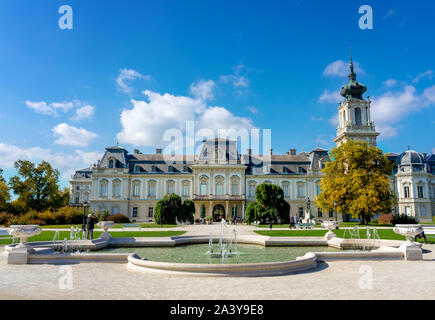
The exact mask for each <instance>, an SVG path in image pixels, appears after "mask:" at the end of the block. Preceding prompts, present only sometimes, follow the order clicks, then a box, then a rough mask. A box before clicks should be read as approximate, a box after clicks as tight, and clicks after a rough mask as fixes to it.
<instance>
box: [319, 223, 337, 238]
mask: <svg viewBox="0 0 435 320" xmlns="http://www.w3.org/2000/svg"><path fill="white" fill-rule="evenodd" d="M322 226H323V227H324V228H327V229H328V230H329V231H328V232H327V233H326V234H325V239H326V240H331V239H332V238H335V237H337V236H336V235H335V233H334V232H332V230H334V229H335V228H337V226H338V222H337V221H324V222H323V223H322Z"/></svg>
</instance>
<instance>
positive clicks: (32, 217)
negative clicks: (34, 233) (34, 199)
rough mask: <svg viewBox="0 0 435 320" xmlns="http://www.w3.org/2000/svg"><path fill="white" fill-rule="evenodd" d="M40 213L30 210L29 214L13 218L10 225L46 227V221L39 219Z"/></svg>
mask: <svg viewBox="0 0 435 320" xmlns="http://www.w3.org/2000/svg"><path fill="white" fill-rule="evenodd" d="M38 214H39V213H38V212H37V211H35V210H30V211H29V212H27V213H25V214H23V215H21V216H13V217H12V219H10V220H9V225H11V224H27V225H28V224H39V225H41V226H44V225H45V224H46V223H45V221H43V220H41V219H40V218H39V217H38Z"/></svg>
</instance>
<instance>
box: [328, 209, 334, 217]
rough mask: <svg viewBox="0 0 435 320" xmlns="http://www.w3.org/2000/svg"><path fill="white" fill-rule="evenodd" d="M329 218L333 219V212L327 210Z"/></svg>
mask: <svg viewBox="0 0 435 320" xmlns="http://www.w3.org/2000/svg"><path fill="white" fill-rule="evenodd" d="M329 217H330V218H333V217H334V211H332V210H329Z"/></svg>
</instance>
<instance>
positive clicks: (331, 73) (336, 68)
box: [323, 60, 365, 77]
mask: <svg viewBox="0 0 435 320" xmlns="http://www.w3.org/2000/svg"><path fill="white" fill-rule="evenodd" d="M353 64H354V67H355V72H356V73H358V74H365V71H364V70H363V69H362V68H361V66H360V64H359V62H356V61H354V62H353ZM349 73H350V63H349V62H346V61H343V60H337V61H334V62H331V63H330V64H328V65H327V66H326V68H325V70H323V76H325V77H346V76H347V75H348V74H349Z"/></svg>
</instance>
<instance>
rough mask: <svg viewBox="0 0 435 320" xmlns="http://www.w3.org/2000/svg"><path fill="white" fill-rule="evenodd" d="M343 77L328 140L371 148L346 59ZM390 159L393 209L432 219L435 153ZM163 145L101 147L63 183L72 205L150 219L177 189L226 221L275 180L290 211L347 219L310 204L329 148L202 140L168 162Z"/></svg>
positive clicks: (364, 110) (368, 123)
mask: <svg viewBox="0 0 435 320" xmlns="http://www.w3.org/2000/svg"><path fill="white" fill-rule="evenodd" d="M350 69H351V71H350V74H349V82H348V84H347V85H346V86H344V87H343V88H342V90H341V95H342V96H343V97H344V99H345V100H344V101H343V102H342V103H340V105H339V107H338V114H339V126H338V128H337V136H336V138H335V139H334V141H335V142H336V143H337V145H340V144H341V143H342V142H344V141H346V140H348V139H360V140H364V141H367V142H369V143H371V144H373V145H376V137H377V136H378V135H379V133H378V132H376V130H375V125H374V123H373V121H372V120H371V117H370V99H369V98H367V99H364V98H363V94H364V93H365V91H366V90H367V88H366V87H365V86H364V85H362V84H361V83H359V82H358V81H357V80H356V74H355V72H354V68H353V63H352V60H351V63H350ZM387 156H388V158H389V159H390V161H392V162H394V163H395V169H394V173H393V175H392V177H391V183H392V187H393V189H394V190H395V192H396V195H397V198H398V204H397V205H396V208H395V209H394V211H395V212H394V213H396V214H399V213H400V214H407V215H410V216H415V217H417V218H418V219H419V220H421V221H431V220H432V217H433V216H435V155H433V154H432V155H427V154H424V153H423V154H419V153H418V152H415V151H412V150H406V151H405V152H403V153H401V154H395V153H391V154H387ZM166 158H167V157H165V155H164V154H162V149H157V150H156V153H155V154H142V153H140V151H139V150H137V149H136V150H134V152H133V153H132V154H130V153H128V151H127V150H125V149H124V148H121V147H119V146H114V147H108V148H106V152H105V153H104V155H103V157H102V159H101V160H99V161H98V163H97V164H94V165H93V167H91V168H86V169H81V170H78V171H76V173H75V174H74V175H73V177H72V179H71V181H70V189H71V197H70V202H71V204H72V205H83V204H85V203H89V204H90V207H91V210H92V211H94V212H100V211H104V210H108V211H109V212H110V213H112V214H115V213H122V214H125V215H127V216H128V217H129V218H130V220H132V221H153V219H154V218H153V216H154V208H155V206H156V203H157V201H158V200H160V199H162V198H163V197H164V196H165V195H166V194H168V193H176V194H178V195H179V196H180V197H181V198H182V199H183V200H184V199H191V200H193V201H194V203H195V209H196V211H195V218H196V219H199V218H200V215H201V211H203V212H204V211H205V215H206V217H209V216H212V217H213V219H214V220H215V221H219V220H220V219H222V218H223V217H225V218H227V219H229V218H231V217H232V212H233V210H235V211H236V212H237V216H238V217H239V218H241V219H243V216H244V215H243V213H244V211H245V208H246V206H247V204H248V203H249V202H251V201H255V188H256V186H257V185H259V184H261V183H273V184H277V185H279V186H280V187H281V188H282V189H283V191H284V197H285V199H286V201H287V202H288V203H289V204H290V208H291V209H290V214H291V215H292V216H298V217H303V216H304V213H305V211H306V210H307V209H308V208H309V209H310V210H311V214H312V216H314V217H315V218H318V219H323V220H335V219H338V220H339V221H343V220H344V221H348V220H349V219H350V217H349V215H343V216H342V215H341V214H338V215H337V216H336V214H335V213H334V212H332V211H331V212H322V211H321V210H320V209H318V208H317V207H316V205H315V202H314V201H313V200H314V199H315V198H316V196H317V195H318V194H319V193H320V185H319V182H320V180H321V178H322V173H321V170H322V169H323V168H324V166H325V163H326V162H327V161H329V156H328V150H325V149H320V148H317V149H314V150H313V151H311V152H300V153H297V152H296V150H295V149H290V150H289V151H288V152H287V153H286V154H285V155H275V154H273V153H272V150H270V153H269V154H267V155H264V154H263V155H258V154H253V152H252V150H251V149H248V150H247V151H246V153H244V154H241V153H240V152H239V150H238V148H237V143H236V141H233V140H229V139H219V138H217V139H209V140H204V141H203V144H202V148H201V152H200V154H199V155H175V156H171V157H170V159H171V160H170V161H167V159H166Z"/></svg>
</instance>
